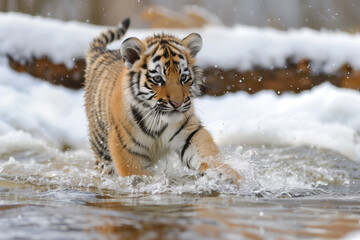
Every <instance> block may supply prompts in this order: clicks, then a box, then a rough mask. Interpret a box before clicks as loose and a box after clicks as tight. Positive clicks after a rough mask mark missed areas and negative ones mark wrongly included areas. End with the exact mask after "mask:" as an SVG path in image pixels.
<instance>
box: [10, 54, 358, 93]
mask: <svg viewBox="0 0 360 240" xmlns="http://www.w3.org/2000/svg"><path fill="white" fill-rule="evenodd" d="M9 63H10V66H11V67H12V68H13V69H14V70H16V71H18V72H28V73H29V74H31V75H33V76H35V77H37V78H40V79H44V80H46V81H49V82H51V83H53V84H56V85H63V86H65V87H69V88H73V89H79V88H81V87H82V86H83V82H84V70H85V61H84V60H83V59H81V58H79V59H76V60H75V61H74V68H72V69H67V68H66V66H65V65H64V64H54V63H52V62H51V61H50V59H49V58H47V57H42V58H40V59H36V58H33V59H31V60H30V61H25V64H21V63H20V62H17V61H14V60H13V59H12V58H11V57H10V56H9ZM204 73H205V77H206V84H205V86H204V89H203V90H204V94H207V95H213V96H219V95H223V94H225V93H227V92H236V91H246V92H248V93H251V94H252V93H256V92H258V91H260V90H263V89H272V90H274V91H275V92H276V93H278V94H281V93H283V92H293V93H299V92H301V91H303V90H307V89H311V88H312V87H313V86H316V85H319V84H321V83H323V82H325V81H328V82H331V83H332V84H333V85H335V86H338V87H346V88H352V89H357V90H360V71H359V70H354V69H353V68H352V67H351V66H350V65H348V64H345V65H344V66H343V67H342V68H341V69H339V71H337V72H336V73H335V74H332V75H329V74H325V73H317V74H315V73H313V72H311V62H310V61H309V60H307V59H303V60H301V61H299V62H294V61H292V60H290V59H288V60H287V64H286V67H283V68H274V69H264V68H259V67H256V68H254V69H253V70H249V71H245V72H240V71H238V70H235V69H231V70H223V69H219V68H214V67H211V68H206V69H204Z"/></svg>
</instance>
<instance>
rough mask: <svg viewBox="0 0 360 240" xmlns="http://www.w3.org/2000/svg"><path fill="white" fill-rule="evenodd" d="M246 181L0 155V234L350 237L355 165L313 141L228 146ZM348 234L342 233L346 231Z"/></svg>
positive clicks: (355, 228)
mask: <svg viewBox="0 0 360 240" xmlns="http://www.w3.org/2000/svg"><path fill="white" fill-rule="evenodd" d="M222 152H223V153H224V159H225V161H226V162H228V164H230V165H231V166H232V167H233V168H235V169H236V170H237V171H239V172H240V173H241V174H242V175H243V176H244V180H243V181H242V182H241V184H240V186H235V185H232V184H231V183H229V182H227V181H226V180H224V179H220V178H216V177H214V176H211V174H209V175H205V176H198V175H196V173H194V172H192V171H190V170H187V169H186V168H183V167H181V166H180V165H179V161H178V159H177V158H176V156H168V157H167V158H166V159H163V160H161V161H160V162H159V163H157V164H156V165H155V166H154V169H153V170H154V171H155V172H157V174H156V175H155V176H154V177H127V178H120V177H117V176H116V175H104V174H102V173H100V172H99V170H97V169H95V168H94V162H95V161H94V159H93V158H92V155H91V153H90V152H89V151H68V152H61V151H58V150H56V149H53V148H52V147H49V146H47V145H46V144H35V145H34V144H33V145H32V144H30V143H29V144H28V145H24V146H17V147H12V146H10V145H8V146H7V147H6V150H4V149H3V151H0V239H145V240H146V239H341V238H346V239H357V238H359V237H360V178H359V176H360V167H359V163H358V162H355V161H352V160H349V159H348V158H346V157H344V156H342V155H341V154H338V153H336V152H333V151H330V150H326V149H318V148H315V147H312V146H298V147H286V146H283V147H271V146H263V145H261V146H246V145H245V146H232V147H226V148H223V149H222ZM349 234H350V235H349Z"/></svg>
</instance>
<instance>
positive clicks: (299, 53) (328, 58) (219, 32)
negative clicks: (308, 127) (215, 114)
mask: <svg viewBox="0 0 360 240" xmlns="http://www.w3.org/2000/svg"><path fill="white" fill-rule="evenodd" d="M120 20H121V19H119V21H120ZM104 29H106V27H105V26H94V25H91V24H86V23H79V22H64V21H60V20H55V19H51V18H44V17H32V16H29V15H24V14H19V13H0V55H8V56H11V58H12V59H13V60H14V61H15V62H17V63H20V64H21V63H22V64H25V63H26V61H29V60H32V59H42V58H43V57H44V56H46V57H47V58H48V59H49V60H50V61H51V62H52V63H53V64H64V66H65V67H66V68H68V69H71V68H73V67H74V65H75V61H76V60H77V59H81V58H83V57H84V54H85V52H86V49H87V46H88V44H89V42H90V40H91V39H92V38H93V37H95V36H96V35H97V34H98V33H99V32H101V31H102V30H104ZM159 32H169V33H172V34H175V35H177V36H179V37H184V36H186V35H188V34H189V33H190V32H198V33H199V34H201V36H202V37H203V49H202V50H201V51H200V53H199V55H198V58H197V61H198V64H199V65H200V66H201V67H202V68H204V69H205V70H207V69H208V70H209V69H210V70H211V71H210V73H209V74H212V75H215V78H213V79H210V80H209V81H210V82H211V81H213V82H215V81H221V80H222V79H224V78H226V77H227V75H229V74H230V75H239V73H245V72H247V71H256V70H258V69H266V70H269V71H272V70H274V69H287V68H288V67H289V63H293V64H295V65H296V64H298V63H302V62H304V60H305V62H308V63H309V64H310V65H309V67H308V71H309V73H308V74H309V76H310V74H311V75H319V74H323V75H321V78H325V77H326V76H330V77H332V76H334V77H337V78H339V79H335V80H334V81H333V82H335V83H336V82H340V81H346V83H348V82H354V81H355V82H356V83H355V84H353V86H352V85H351V84H350V85H351V86H352V87H353V88H358V87H360V73H359V72H360V71H359V70H360V55H359V54H358V53H359V52H360V34H356V35H354V34H349V33H345V32H334V31H325V30H324V31H315V30H311V29H306V28H303V29H299V30H289V31H286V32H284V31H279V30H275V29H270V28H256V27H249V26H241V25H237V26H233V27H225V26H207V27H204V28H201V29H180V30H174V29H165V30H164V29H161V30H159V29H131V27H130V30H129V31H128V33H127V34H126V36H125V38H126V37H130V36H135V37H138V38H144V37H146V36H149V35H152V34H154V33H159ZM120 44H121V41H119V42H117V43H114V44H113V45H111V46H110V47H112V48H116V47H118V46H119V45H120ZM80 61H81V60H80ZM303 68H304V67H303V66H298V65H296V66H295V68H294V69H293V71H294V72H295V73H296V72H299V71H302V69H303ZM305 68H306V67H305ZM217 70H220V72H218V73H216V72H217ZM305 70H306V69H305ZM289 71H290V70H289ZM232 72H234V73H232ZM350 73H354V74H350ZM281 74H282V75H283V73H281ZM339 74H340V75H339ZM65 75H66V74H65ZM67 75H69V74H67ZM252 75H254V74H253V73H252V72H251V73H250V76H248V78H249V81H255V82H256V81H259V82H261V81H266V79H264V77H261V76H260V77H258V78H257V77H255V78H254V77H252ZM245 77H246V76H234V77H233V78H231V76H230V77H229V78H230V79H228V80H227V79H225V80H224V84H225V85H226V86H225V89H226V88H230V90H232V89H231V87H232V85H234V82H235V83H238V82H240V85H241V84H242V85H244V81H242V80H244V78H245ZM300 77H303V78H305V79H306V78H309V77H308V76H305V77H304V76H300ZM273 78H274V77H273ZM280 78H286V74H285V75H284V76H283V77H282V76H280ZM343 79H344V80H343ZM245 80H246V79H245ZM317 81H318V80H316V81H315V82H317ZM323 81H326V79H324V80H323ZM245 82H246V81H245ZM357 82H358V83H357ZM305 83H306V84H307V87H305V88H308V86H312V85H316V83H315V84H314V81H308V82H306V81H305ZM346 83H344V84H343V85H346ZM291 84H292V83H291ZM270 85H271V84H270ZM339 85H340V86H342V85H341V83H339ZM358 85H359V86H358ZM357 86H358V87H357ZM243 88H245V90H248V91H249V88H251V85H250V86H247V85H246V86H245V87H243ZM253 88H254V87H253ZM265 88H266V87H265ZM294 90H296V88H294ZM249 92H251V91H249Z"/></svg>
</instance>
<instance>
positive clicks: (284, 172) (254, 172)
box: [0, 132, 359, 197]
mask: <svg viewBox="0 0 360 240" xmlns="http://www.w3.org/2000/svg"><path fill="white" fill-rule="evenodd" d="M4 138H7V141H6V144H5V145H3V148H2V150H1V152H0V159H1V160H0V179H3V180H6V181H12V182H21V183H30V184H35V185H45V186H57V187H62V188H75V189H76V188H81V187H85V188H95V189H101V190H111V191H115V192H117V193H151V194H159V193H173V194H213V193H214V192H215V193H218V194H235V195H242V196H254V195H255V196H266V197H276V196H306V195H316V194H319V193H344V192H346V191H352V192H356V191H358V190H359V187H356V186H357V183H359V180H358V179H357V178H356V176H357V175H358V174H359V169H358V167H357V164H356V163H354V162H353V161H351V160H349V159H347V158H346V157H344V156H342V155H340V154H338V153H335V152H332V151H329V150H324V149H317V148H315V147H310V146H300V147H277V148H275V147H268V146H230V147H225V148H222V152H223V156H224V161H225V162H226V163H228V164H229V165H230V166H232V167H233V168H234V169H235V170H237V171H238V172H239V173H240V174H242V175H243V176H244V180H243V181H242V182H241V183H240V186H235V185H233V184H230V183H228V182H227V181H225V180H224V179H221V178H219V177H217V176H214V174H212V173H208V174H205V175H204V176H198V175H197V174H196V172H194V171H192V170H189V169H187V168H186V167H183V166H181V164H180V160H179V159H178V158H177V156H175V155H169V156H167V157H166V158H164V159H162V160H160V161H159V162H157V163H156V164H155V165H154V166H153V167H152V168H153V169H152V171H153V172H155V174H154V176H152V177H145V176H131V177H124V178H122V177H119V176H117V175H116V174H114V175H106V174H102V173H101V172H100V171H99V170H98V169H96V167H95V159H94V157H93V155H92V153H91V151H90V150H77V151H68V152H61V151H59V150H57V149H55V148H53V147H51V146H49V145H47V144H46V143H45V142H43V141H40V140H37V139H33V138H32V137H31V136H30V135H28V134H26V133H21V132H18V133H16V135H14V134H13V135H11V136H6V135H5V136H4ZM19 139H21V144H19ZM4 142H5V141H4Z"/></svg>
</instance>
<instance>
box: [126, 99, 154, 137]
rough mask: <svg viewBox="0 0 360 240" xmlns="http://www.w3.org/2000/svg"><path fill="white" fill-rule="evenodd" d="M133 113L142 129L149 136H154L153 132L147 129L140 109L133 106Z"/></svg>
mask: <svg viewBox="0 0 360 240" xmlns="http://www.w3.org/2000/svg"><path fill="white" fill-rule="evenodd" d="M131 113H132V114H133V117H134V119H135V121H136V123H137V125H139V127H140V129H141V130H142V131H143V132H144V133H145V134H146V135H148V136H150V137H152V138H154V137H155V136H154V134H152V133H151V132H149V131H148V130H147V129H146V126H145V123H144V121H143V116H142V115H141V114H140V113H139V112H138V110H137V109H136V108H135V107H134V106H131Z"/></svg>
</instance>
